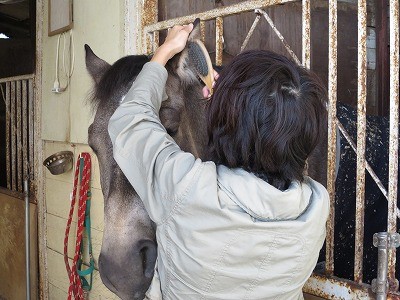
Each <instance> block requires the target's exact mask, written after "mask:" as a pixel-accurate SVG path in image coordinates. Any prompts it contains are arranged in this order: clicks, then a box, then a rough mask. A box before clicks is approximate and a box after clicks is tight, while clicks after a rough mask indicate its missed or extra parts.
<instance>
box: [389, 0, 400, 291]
mask: <svg viewBox="0 0 400 300" xmlns="http://www.w3.org/2000/svg"><path fill="white" fill-rule="evenodd" d="M389 24H390V29H389V30H390V31H389V32H390V33H389V34H390V51H389V52H390V97H389V99H390V114H389V117H390V131H389V134H390V137H389V187H388V193H389V197H388V232H389V233H395V232H397V227H396V226H397V224H396V221H397V219H396V208H397V181H398V178H397V170H398V151H399V149H398V147H399V145H398V140H399V0H390V2H389ZM395 263H396V249H395V248H391V249H390V250H389V288H390V290H391V291H395V290H397V289H398V286H397V285H398V282H397V281H396V277H395Z"/></svg>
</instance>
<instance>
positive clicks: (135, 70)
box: [85, 28, 207, 299]
mask: <svg viewBox="0 0 400 300" xmlns="http://www.w3.org/2000/svg"><path fill="white" fill-rule="evenodd" d="M198 37H199V29H198V28H195V29H194V30H193V31H192V33H191V34H190V37H189V39H195V38H198ZM85 50H86V66H87V69H88V72H89V74H90V75H91V77H92V79H93V81H94V89H93V94H92V97H91V100H92V106H93V108H94V111H95V116H94V121H93V123H92V124H91V125H90V127H89V130H88V135H89V136H88V143H89V145H90V147H91V148H92V149H93V151H94V153H95V154H96V156H97V158H98V161H99V167H100V182H101V188H102V192H103V196H104V233H103V242H102V247H101V253H100V257H99V262H98V265H99V271H100V276H101V279H102V281H103V283H104V284H105V285H106V286H107V287H108V288H109V289H110V290H111V291H112V292H114V293H115V294H117V295H118V296H119V297H120V298H122V299H143V297H144V294H145V292H146V290H147V289H148V287H149V285H150V282H151V279H152V277H153V272H154V264H155V261H156V257H157V245H156V237H155V225H154V224H153V223H152V221H151V220H150V218H149V216H148V214H147V212H146V211H145V209H144V206H143V203H142V201H141V199H140V198H139V196H138V195H137V193H136V192H135V190H134V189H133V187H132V186H131V185H130V183H129V182H128V180H127V179H126V177H125V176H124V174H123V173H122V171H121V169H120V168H119V166H118V165H117V163H116V162H115V160H114V158H113V149H112V143H111V140H110V137H109V135H108V131H107V127H108V121H109V119H110V117H111V116H112V114H113V113H114V111H115V110H116V109H117V107H118V106H119V104H120V102H121V99H122V97H123V96H124V95H125V94H126V93H127V92H128V90H129V88H130V87H131V85H132V83H133V81H134V80H135V78H136V76H137V75H138V74H139V72H140V70H141V69H142V67H143V65H144V64H145V63H146V62H148V61H149V58H148V57H147V56H144V55H140V56H126V57H123V58H121V59H119V60H118V61H116V62H115V63H114V64H113V65H110V64H108V63H107V62H105V61H104V60H102V59H100V58H99V57H97V56H96V55H95V54H94V53H93V51H92V50H91V49H90V47H89V46H88V45H85ZM187 58H188V51H187V49H184V50H183V51H182V52H181V53H180V54H178V55H176V56H175V57H173V58H172V59H171V60H170V61H169V62H168V64H167V66H166V68H167V70H168V74H169V75H168V80H167V83H166V92H167V95H168V99H167V100H166V101H164V102H163V103H162V107H161V110H160V119H161V121H162V123H163V125H164V126H165V128H166V129H167V131H168V133H169V134H170V135H171V136H172V137H173V138H174V139H175V140H176V142H177V143H178V144H179V145H180V147H181V148H182V149H183V150H185V151H189V152H192V153H193V154H194V155H195V156H197V157H204V156H205V151H204V149H205V145H206V142H207V140H206V130H205V119H204V113H203V110H204V107H205V105H206V101H204V100H202V99H201V98H202V92H201V89H202V85H201V84H200V82H199V80H198V78H197V76H196V73H195V71H194V69H193V68H192V66H190V63H189V62H188V59H187Z"/></svg>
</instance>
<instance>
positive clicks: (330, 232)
mask: <svg viewBox="0 0 400 300" xmlns="http://www.w3.org/2000/svg"><path fill="white" fill-rule="evenodd" d="M389 1H390V61H391V66H390V83H391V86H390V106H391V115H390V124H391V125H390V126H391V127H390V152H389V153H390V160H389V165H390V167H389V188H388V191H386V189H385V187H384V185H383V184H382V183H381V181H380V180H379V178H378V177H377V176H376V174H375V172H374V171H373V169H372V168H371V166H370V165H369V164H368V162H367V161H366V159H365V152H366V93H367V55H366V39H367V0H358V75H357V82H358V106H357V145H355V143H354V142H353V141H352V139H351V138H350V136H349V135H348V134H347V132H346V131H345V129H344V127H343V126H342V124H340V122H339V121H338V120H337V118H336V102H337V64H338V62H337V47H338V46H337V39H338V37H337V35H338V34H337V28H338V26H337V11H338V8H337V6H338V0H329V54H328V55H329V71H328V80H329V83H328V89H329V90H328V96H329V108H328V109H329V113H328V116H329V117H328V118H329V121H328V122H329V125H328V140H329V144H328V176H327V177H328V183H327V189H328V192H329V195H330V199H331V211H330V216H329V221H328V225H327V256H326V263H325V270H326V273H327V275H334V259H333V249H334V239H333V237H334V218H335V211H334V204H335V202H334V193H335V162H336V161H335V160H336V148H335V146H336V145H335V144H336V143H335V142H334V141H336V137H337V136H336V135H337V128H339V129H340V131H341V132H342V134H343V136H344V137H345V138H346V139H347V140H348V141H349V144H350V145H351V147H352V148H353V149H354V151H355V152H356V153H357V179H356V190H357V193H356V195H357V196H356V216H355V218H356V233H355V262H354V279H355V282H356V283H354V282H350V281H346V280H338V279H335V278H334V277H328V278H326V277H322V276H319V275H316V274H314V275H313V276H312V277H311V279H310V280H309V282H308V283H307V284H306V286H305V291H306V292H312V293H313V294H315V295H319V296H323V297H326V298H327V299H337V298H340V297H341V296H340V295H342V294H341V291H342V292H343V297H344V299H350V298H349V296H350V297H353V296H354V297H355V298H357V297H359V296H360V297H368V298H370V297H372V296H373V295H372V293H371V290H370V286H369V285H366V284H363V283H362V271H363V270H362V260H363V241H364V232H363V231H364V201H365V170H367V171H368V172H369V173H370V174H371V176H372V178H373V179H374V180H375V182H376V183H377V185H378V187H379V189H380V190H381V191H382V193H383V194H384V195H385V197H386V198H388V206H389V213H388V231H389V233H391V232H395V231H396V217H395V215H396V214H399V209H398V208H397V206H396V200H397V180H398V179H397V171H398V170H397V165H398V161H397V160H398V159H397V155H398V121H399V118H398V109H399V107H398V105H399V104H398V102H399V90H398V86H399V24H398V20H399V2H398V0H389ZM144 2H146V3H147V2H154V3H157V1H156V0H153V1H152V0H145V1H144ZM289 2H296V1H295V0H264V1H261V0H260V1H254V0H253V1H242V2H240V3H238V4H235V5H229V6H222V7H218V8H215V9H213V10H210V11H206V12H202V13H199V14H192V15H188V16H184V17H179V18H174V19H170V20H166V21H162V22H158V23H156V21H154V22H150V21H149V18H148V16H151V18H152V19H153V20H155V18H154V14H153V13H152V12H149V11H148V10H147V9H146V10H147V14H145V18H147V19H146V20H147V21H144V22H142V26H143V27H142V29H143V35H142V36H143V37H145V39H144V40H143V42H142V50H143V51H144V52H146V51H148V50H149V48H150V47H149V44H148V41H149V40H150V39H152V40H153V42H157V38H156V37H155V36H154V34H155V33H156V32H158V31H160V30H164V29H167V28H169V27H172V26H173V25H175V24H186V23H189V22H192V21H193V20H194V19H195V18H200V19H201V38H202V40H203V41H204V35H205V22H206V21H209V20H215V30H216V46H215V47H216V48H215V50H216V64H217V65H220V64H221V63H222V50H223V17H225V16H230V15H234V14H239V13H243V12H247V11H252V10H255V12H256V14H257V15H256V18H255V20H254V22H253V24H252V26H251V28H250V30H249V33H248V34H247V36H246V38H245V40H244V42H243V44H242V47H241V49H240V51H243V50H244V49H245V47H246V46H247V43H248V41H249V39H250V37H251V35H252V34H253V32H254V30H255V28H256V26H257V25H258V23H259V21H260V18H261V15H263V16H264V17H265V19H266V20H267V21H268V22H269V24H270V25H271V27H272V28H273V30H274V31H275V33H276V34H277V35H278V38H280V40H281V41H282V43H283V44H284V45H285V48H286V49H287V50H288V52H289V53H290V54H291V55H292V57H293V58H294V59H295V60H296V61H297V63H298V64H301V63H302V64H303V65H304V66H305V67H306V68H310V66H311V42H310V32H311V30H310V29H311V24H310V23H311V22H310V20H311V5H310V0H301V3H302V57H301V62H300V60H299V59H298V58H297V57H296V56H295V55H294V53H293V51H291V49H290V46H289V45H288V44H287V43H286V41H285V40H284V38H283V36H282V35H281V34H280V32H279V31H278V30H277V29H276V27H275V25H274V23H273V22H272V20H271V18H269V16H268V14H267V13H266V12H265V11H263V10H262V9H261V8H267V7H270V6H273V5H277V4H284V3H289ZM145 7H147V6H145ZM151 18H150V19H151ZM146 41H147V43H146ZM366 238H371V237H366ZM389 257H390V259H389V283H390V287H389V289H390V290H389V294H388V299H394V298H396V297H397V296H394V295H391V294H390V292H393V291H396V286H395V285H396V281H395V274H394V266H395V256H394V252H392V251H390V252H389ZM314 289H316V290H314ZM333 291H334V294H332V292H333ZM392 296H393V297H394V298H391V297H392Z"/></svg>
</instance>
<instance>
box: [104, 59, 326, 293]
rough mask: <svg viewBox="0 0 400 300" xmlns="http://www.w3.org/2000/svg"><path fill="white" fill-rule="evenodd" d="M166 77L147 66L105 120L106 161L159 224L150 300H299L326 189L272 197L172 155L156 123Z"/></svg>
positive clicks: (298, 188) (236, 177) (264, 187)
mask: <svg viewBox="0 0 400 300" xmlns="http://www.w3.org/2000/svg"><path fill="white" fill-rule="evenodd" d="M166 79H167V71H166V70H165V68H164V67H162V66H161V65H159V64H157V63H155V62H150V63H147V64H146V65H145V66H144V67H143V70H142V72H141V73H140V74H139V76H138V78H137V79H136V81H135V83H134V84H133V86H132V88H131V89H130V91H129V92H128V94H127V95H126V96H125V98H124V99H123V101H122V103H121V105H120V107H119V108H118V109H117V110H116V111H115V113H114V115H113V116H112V118H111V120H110V123H109V133H110V136H111V140H112V142H113V145H114V158H115V160H116V161H117V163H118V164H119V166H120V167H121V169H122V171H123V172H124V174H125V175H126V177H127V178H128V180H129V181H130V182H131V184H132V186H133V187H134V188H135V190H136V191H137V193H138V195H139V196H140V197H141V199H142V200H143V202H144V205H145V207H146V209H147V211H148V213H149V215H150V217H151V219H152V220H153V221H154V222H155V223H156V224H157V242H158V273H156V274H155V276H154V279H153V283H152V287H151V289H150V290H149V292H148V297H149V298H150V299H158V298H161V292H160V287H161V290H162V299H172V300H176V299H184V300H187V299H227V300H233V299H241V300H242V299H251V300H256V299H284V300H289V299H302V298H303V296H302V287H303V285H304V283H305V282H306V280H307V278H308V277H309V276H310V274H311V272H312V270H313V268H314V266H315V264H316V262H317V258H318V253H319V250H320V249H321V247H322V245H323V242H324V238H325V223H326V220H327V217H328V210H329V201H328V193H327V191H326V189H325V188H324V187H323V186H322V185H320V184H319V183H317V182H316V181H314V180H312V179H311V178H306V179H305V182H303V183H299V182H293V183H292V184H291V185H290V187H289V189H287V190H286V191H280V190H277V189H275V188H274V187H273V186H271V185H269V184H268V183H266V182H265V181H263V180H261V179H259V178H257V177H256V176H254V175H253V174H251V173H248V172H246V171H244V170H242V169H229V168H227V167H224V166H216V165H215V164H214V163H213V162H203V161H201V160H200V159H195V158H194V156H193V155H192V154H190V153H186V152H183V151H182V150H180V148H179V147H178V145H177V144H176V143H175V142H174V140H173V139H172V138H171V137H170V136H169V135H168V134H167V132H166V131H165V129H164V127H163V126H162V125H161V123H160V120H159V118H158V111H159V109H160V105H161V101H162V100H163V98H164V96H163V95H165V94H164V87H165V82H166Z"/></svg>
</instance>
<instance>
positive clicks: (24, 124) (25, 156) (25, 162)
mask: <svg viewBox="0 0 400 300" xmlns="http://www.w3.org/2000/svg"><path fill="white" fill-rule="evenodd" d="M27 83H28V81H27V80H23V81H22V134H21V136H22V167H23V174H22V175H23V178H26V176H28V115H29V114H30V111H29V110H28V88H27Z"/></svg>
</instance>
